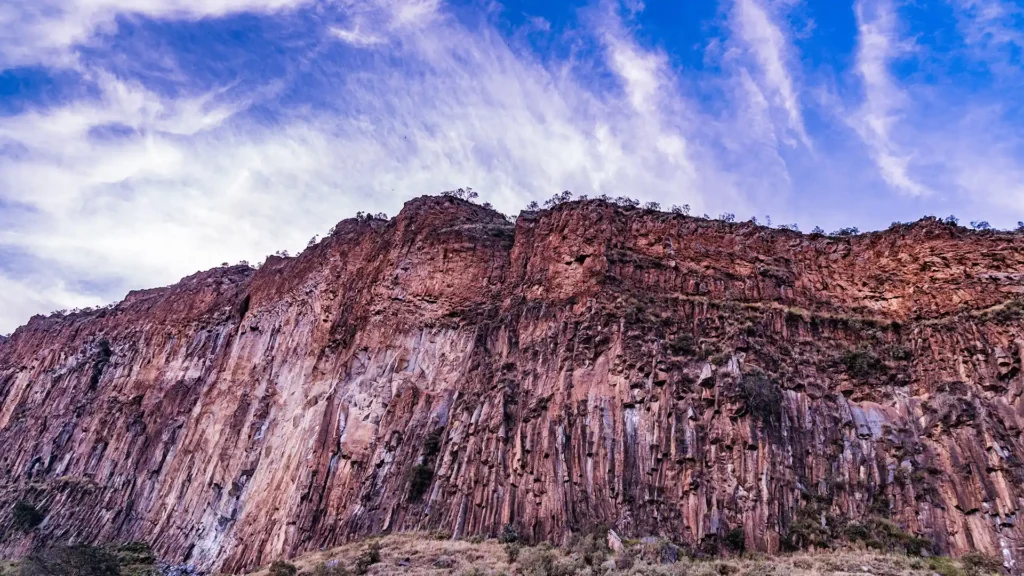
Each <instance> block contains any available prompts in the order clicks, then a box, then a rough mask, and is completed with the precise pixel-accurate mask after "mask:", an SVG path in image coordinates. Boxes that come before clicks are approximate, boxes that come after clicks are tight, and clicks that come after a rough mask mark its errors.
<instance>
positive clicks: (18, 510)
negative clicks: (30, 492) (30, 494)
mask: <svg viewBox="0 0 1024 576" xmlns="http://www.w3.org/2000/svg"><path fill="white" fill-rule="evenodd" d="M11 516H12V517H13V519H14V527H15V528H17V529H18V530H21V531H22V532H30V531H32V530H34V529H35V528H36V527H37V526H39V525H40V524H42V523H43V519H44V518H46V515H45V514H43V513H42V512H40V511H39V510H38V509H37V508H36V507H35V506H34V505H32V503H31V502H25V501H24V500H22V501H19V502H17V503H15V504H14V509H13V510H12V511H11Z"/></svg>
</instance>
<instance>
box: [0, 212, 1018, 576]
mask: <svg viewBox="0 0 1024 576" xmlns="http://www.w3.org/2000/svg"><path fill="white" fill-rule="evenodd" d="M1022 280H1024V236H1022V235H1014V234H1007V233H998V232H984V233H974V232H968V231H966V230H964V229H962V228H957V227H953V226H946V225H943V224H941V223H938V222H935V221H922V222H919V223H916V224H913V225H901V226H896V227H894V228H891V229H889V230H887V231H885V232H879V233H872V234H865V235H861V236H856V237H845V238H830V237H820V236H817V237H816V236H807V235H802V234H799V233H796V232H789V231H784V230H769V229H766V228H762V227H758V226H755V225H753V224H747V223H744V224H726V223H723V222H717V221H707V220H701V219H695V218H689V217H684V216H679V215H672V214H665V213H657V212H651V211H644V210H639V209H623V208H619V207H616V206H612V205H609V204H606V203H603V202H600V201H591V202H584V203H579V202H574V203H569V204H563V205H560V206H558V207H556V208H554V209H552V210H547V211H542V212H538V213H524V214H523V215H522V217H520V218H519V220H518V222H517V224H515V225H514V226H513V225H511V224H508V223H506V222H505V221H504V219H503V218H502V217H501V216H500V215H498V214H496V213H494V212H492V211H489V210H486V209H484V208H482V207H479V206H475V205H472V204H469V203H466V202H462V201H459V200H455V199H451V198H419V199H416V200H413V201H411V202H409V203H408V204H407V205H406V207H405V209H404V210H403V211H402V213H401V214H400V215H399V216H398V217H397V218H395V219H393V220H391V221H389V222H384V221H377V220H371V221H356V220H346V221H344V222H342V223H341V224H339V226H338V228H337V231H336V232H335V233H334V234H333V235H332V236H331V237H329V238H327V239H325V240H323V241H322V242H320V243H319V244H317V245H315V246H313V247H311V248H310V249H308V250H306V251H305V252H303V253H302V254H301V255H300V256H298V257H295V258H274V257H272V258H270V259H269V260H268V262H267V263H266V264H265V265H264V266H263V267H262V268H260V269H259V270H258V271H255V270H252V269H249V268H247V267H230V268H222V269H217V270H211V271H208V272H202V273H199V274H195V275H193V276H190V277H188V278H185V279H184V280H182V281H181V282H180V283H179V284H177V285H175V286H172V287H169V288H162V289H155V290H145V291H140V292H133V293H131V294H129V295H128V297H127V298H126V299H125V300H124V302H121V303H120V304H118V305H117V306H116V307H115V308H113V309H109V310H104V311H98V312H89V313H80V314H72V315H68V316H63V317H50V318H43V317H35V318H33V319H32V320H31V321H30V322H29V324H28V325H27V326H25V327H23V328H21V329H19V330H18V331H17V332H15V334H14V335H13V336H12V337H11V338H10V339H8V340H6V341H2V342H0V446H2V449H0V500H2V502H0V503H2V504H3V509H2V511H0V529H3V530H2V531H0V551H2V552H3V553H4V554H6V555H8V556H14V555H18V554H20V553H23V552H25V551H26V550H28V549H29V548H30V547H31V546H32V545H33V544H36V543H39V542H44V541H52V540H60V539H67V538H78V539H85V540H89V541H111V540H127V539H145V540H149V541H151V542H153V543H154V545H155V548H156V549H157V551H158V552H160V553H161V554H162V555H164V556H165V557H168V558H173V559H188V560H190V561H193V562H198V563H200V564H203V565H206V566H211V567H218V568H222V569H227V570H235V569H242V568H248V567H252V566H254V565H256V564H259V563H265V562H268V561H270V560H272V559H275V558H278V557H282V556H288V555H292V554H295V553H298V552H300V551H303V550H308V549H313V548H317V547H320V546H324V545H330V544H333V543H337V542H340V541H343V540H345V539H348V538H352V537H354V536H357V535H365V534H373V533H380V532H386V531H398V530H412V529H442V530H447V531H450V532H452V533H453V534H454V535H456V536H458V535H470V534H485V535H494V534H496V533H497V532H498V531H499V530H500V529H501V528H502V526H504V525H505V524H512V525H514V526H515V527H516V528H517V530H518V531H519V533H520V534H522V535H524V536H526V537H528V538H530V539H533V540H539V539H553V540H556V541H558V540H561V539H563V538H565V537H567V536H568V535H569V534H570V533H572V532H579V531H583V530H587V529H590V528H591V527H593V526H594V525H597V524H599V523H605V524H609V525H613V526H615V527H616V528H617V529H618V530H619V531H620V532H623V533H625V534H628V535H635V536H643V535H648V534H661V535H665V536H668V537H670V538H672V539H673V540H675V541H677V542H681V543H686V544H689V545H692V546H694V547H698V546H707V545H708V543H709V542H710V543H711V544H712V545H713V544H714V543H715V542H716V541H720V539H721V538H722V537H723V536H724V535H725V534H726V533H728V532H729V531H731V530H734V529H736V528H741V529H742V531H743V533H744V535H745V540H746V545H747V547H748V548H758V549H762V550H768V551H775V550H778V549H780V547H784V546H808V545H814V544H815V539H816V538H819V537H825V536H827V533H828V531H830V530H834V529H835V527H836V526H842V525H845V524H848V523H850V522H856V521H862V522H863V521H865V520H866V519H868V518H877V517H886V518H889V519H890V520H891V521H892V522H893V523H895V524H897V525H898V526H900V527H901V529H902V530H904V531H905V532H906V533H907V534H914V535H917V536H919V537H921V538H926V539H928V540H930V541H931V542H933V546H934V549H935V551H936V552H944V553H953V554H961V553H964V552H967V551H971V550H980V551H983V552H986V553H990V554H994V555H1000V556H1002V557H1003V558H1004V559H1005V560H1006V561H1007V562H1009V563H1011V564H1012V563H1014V562H1018V561H1020V560H1021V555H1022V553H1024V547H1022V543H1021V537H1022V536H1024V532H1022V529H1021V527H1020V525H1019V523H1018V520H1017V513H1018V508H1017V507H1018V506H1019V505H1021V503H1022V500H1021V498H1022V496H1024V463H1022V458H1024V444H1022V441H1021V427H1022V425H1024V401H1022V399H1021V393H1022V392H1024V377H1022V375H1021V372H1020V363H1021V359H1020V355H1021V350H1022V349H1024V334H1022V333H1024V327H1022V321H1021V318H1022V310H1024V306H1022V305H1021V303H1020V300H1018V298H1021V296H1022V292H1024V282H1022ZM19 500H28V501H30V502H33V503H35V504H36V505H37V506H38V507H39V508H41V509H44V510H45V511H46V514H47V516H46V519H45V521H44V522H43V524H42V525H41V526H39V527H38V528H37V529H36V530H35V531H34V532H32V533H30V534H28V535H21V534H20V533H19V532H17V531H14V530H10V529H8V528H10V527H11V525H12V521H11V516H10V510H11V504H12V503H13V502H15V501H19ZM818 527H821V528H818ZM819 532H821V533H819Z"/></svg>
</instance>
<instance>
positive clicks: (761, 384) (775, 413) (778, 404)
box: [739, 372, 782, 436]
mask: <svg viewBox="0 0 1024 576" xmlns="http://www.w3.org/2000/svg"><path fill="white" fill-rule="evenodd" d="M739 392H740V395H741V396H742V398H743V403H744V405H745V406H746V409H747V412H749V413H750V414H751V415H752V416H754V417H755V418H757V419H758V420H759V421H760V422H761V425H762V426H763V427H764V430H765V431H766V432H767V433H768V434H769V435H772V436H774V435H775V434H777V433H778V432H779V431H780V430H781V428H782V390H781V389H780V388H779V385H778V384H776V383H775V382H774V381H772V380H771V379H769V378H768V376H766V375H765V374H763V373H761V372H752V373H747V374H744V375H743V378H741V379H740V386H739Z"/></svg>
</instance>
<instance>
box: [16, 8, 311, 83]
mask: <svg viewBox="0 0 1024 576" xmlns="http://www.w3.org/2000/svg"><path fill="white" fill-rule="evenodd" d="M313 1H314V0H201V1H197V0H9V2H5V3H4V4H3V5H0V70H3V69H5V68H10V67H14V66H25V65H35V64H45V65H49V66H75V65H76V64H77V57H76V54H75V53H74V51H73V50H72V48H73V47H74V46H75V45H78V44H82V43H86V42H88V41H89V40H90V39H92V38H93V37H94V36H95V35H96V34H97V33H102V32H111V31H113V30H115V29H116V17H117V16H118V15H129V16H130V15H138V16H146V17H149V18H161V19H180V20H198V19H202V18H216V17H221V16H225V15H228V14H235V13H240V12H261V13H272V12H280V11H283V10H289V9H293V8H296V7H298V6H301V5H305V4H309V3H311V2H313Z"/></svg>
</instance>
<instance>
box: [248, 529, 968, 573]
mask: <svg viewBox="0 0 1024 576" xmlns="http://www.w3.org/2000/svg"><path fill="white" fill-rule="evenodd" d="M369 542H370V541H364V542H357V543H352V544H348V545H345V546H341V547H339V548H334V549H332V550H325V551H321V552H314V553H311V554H307V555H304V556H301V557H299V558H296V559H294V560H292V563H293V564H294V565H295V566H296V567H297V568H298V569H299V572H298V573H299V574H300V575H302V574H306V575H308V576H312V575H314V574H321V573H323V574H328V573H326V572H316V569H317V566H322V565H324V564H325V563H327V562H328V561H332V560H333V561H337V562H338V564H339V565H341V566H344V567H345V568H347V574H355V573H356V572H355V571H354V566H355V562H356V559H357V558H358V557H359V556H360V555H361V554H362V553H364V551H365V550H366V549H367V547H368V546H369ZM373 542H377V543H378V544H379V546H380V556H381V561H380V562H379V563H377V564H374V565H372V566H370V567H369V569H368V570H367V571H366V574H374V575H379V576H385V575H397V574H404V575H410V576H417V575H441V574H456V575H461V576H476V575H481V576H482V575H495V576H497V575H508V576H515V575H520V576H573V575H579V576H597V575H603V576H817V575H824V574H834V575H844V574H857V575H861V576H863V575H865V574H873V575H875V576H934V575H936V574H938V575H940V576H980V575H981V574H984V573H986V572H985V570H984V569H979V568H978V567H977V566H971V565H970V563H967V564H968V565H967V566H965V564H964V563H961V562H958V561H955V560H951V559H949V558H916V557H909V556H899V555H881V554H875V553H871V552H866V551H846V552H823V553H817V554H811V553H800V554H793V555H781V556H773V557H767V556H762V555H757V554H754V555H750V554H748V555H746V556H744V557H738V558H730V559H718V560H693V559H690V558H686V557H680V558H679V560H678V561H677V562H675V563H672V564H661V563H659V562H658V561H657V556H658V555H657V554H655V555H653V556H654V557H653V558H652V555H651V554H649V550H644V549H643V545H635V546H634V547H633V548H631V549H630V550H629V551H628V552H627V553H625V554H621V553H620V554H619V555H618V556H616V555H613V554H610V553H609V554H608V556H607V557H604V558H600V559H599V560H598V561H593V559H592V558H588V559H589V560H591V561H592V562H591V565H587V563H586V562H585V561H584V557H583V556H584V554H583V553H582V552H581V551H580V550H578V549H576V550H564V549H558V548H551V547H547V546H540V547H534V548H531V547H526V546H523V547H522V548H521V549H520V551H519V554H518V558H517V560H516V561H510V560H509V556H508V554H507V552H506V549H505V546H504V545H502V544H499V543H498V542H497V541H495V540H487V541H484V542H478V543H473V542H470V541H466V540H436V539H432V538H431V537H429V536H428V535H425V534H396V535H389V536H385V537H382V538H376V539H374V540H373ZM624 556H629V557H630V558H631V559H632V565H631V566H629V564H630V562H629V561H628V560H626V561H624V558H623V557H624ZM616 566H618V567H616ZM342 573H346V572H342V571H339V572H335V573H330V574H332V576H333V574H342ZM254 574H255V575H258V576H270V573H269V572H268V570H267V569H266V568H264V569H263V570H260V571H256V572H255V573H254Z"/></svg>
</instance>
